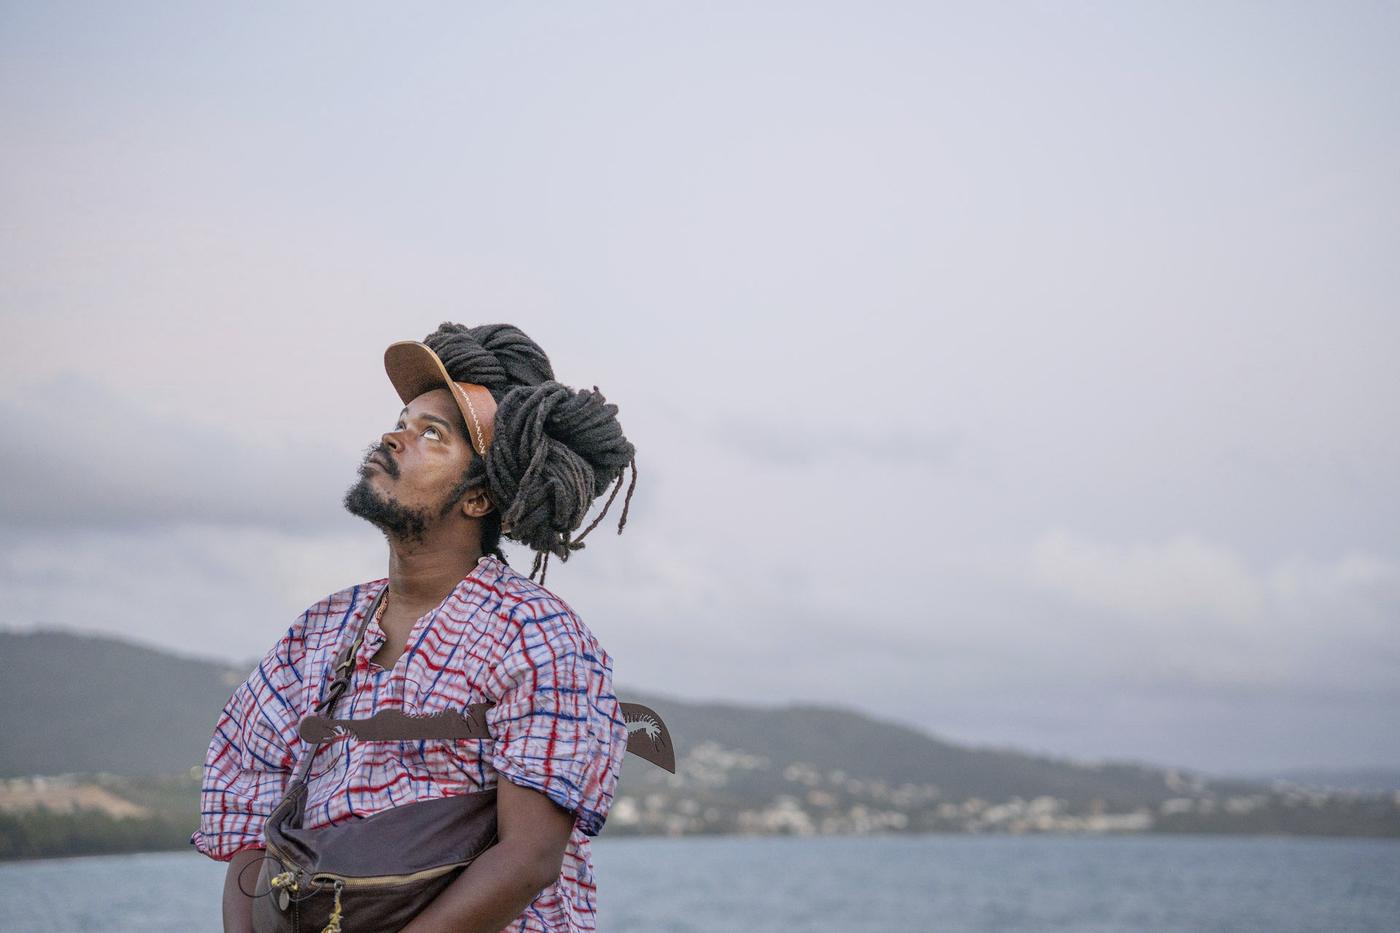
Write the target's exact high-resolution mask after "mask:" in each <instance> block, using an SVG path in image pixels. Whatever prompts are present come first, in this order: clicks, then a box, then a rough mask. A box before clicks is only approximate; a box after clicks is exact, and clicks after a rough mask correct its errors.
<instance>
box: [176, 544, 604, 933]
mask: <svg viewBox="0 0 1400 933" xmlns="http://www.w3.org/2000/svg"><path fill="white" fill-rule="evenodd" d="M387 584H388V580H387V578H382V579H379V580H374V581H372V582H369V583H361V584H359V585H356V586H352V587H348V588H346V589H343V590H341V591H340V592H338V593H334V594H332V595H330V596H328V597H326V598H325V599H323V600H321V601H320V602H318V603H317V604H316V605H314V606H312V607H311V608H309V609H307V610H306V612H304V613H302V615H301V616H300V617H299V618H298V619H297V620H296V621H295V622H294V623H292V627H291V628H289V629H288V630H287V632H286V634H284V635H283V636H282V637H281V639H279V640H278V642H277V644H276V645H274V646H273V648H272V650H270V651H269V652H268V653H267V655H266V657H264V658H263V659H262V662H261V663H260V664H259V665H258V667H257V669H256V670H255V671H253V672H252V674H251V675H250V676H249V677H248V679H247V681H245V682H244V683H243V684H241V685H239V687H238V688H237V689H236V690H235V691H234V693H233V696H232V697H231V698H230V699H229V701H228V703H227V704H226V705H225V706H224V709H223V713H222V714H221V715H220V716H219V720H218V723H217V724H216V725H215V727H214V736H213V740H212V741H211V742H210V743H209V751H208V754H207V755H206V757H205V761H204V782H203V785H202V789H201V793H200V798H201V806H200V813H201V816H200V823H199V829H198V831H196V832H195V833H194V834H193V835H191V836H190V844H191V845H193V846H194V847H195V848H196V849H198V850H199V851H200V852H203V853H204V854H205V855H207V856H209V857H210V858H213V859H216V860H218V861H228V860H229V859H231V858H233V856H234V854H235V853H237V852H238V851H240V850H242V849H247V848H264V847H265V846H266V842H265V841H264V840H263V838H262V830H263V824H264V822H265V821H266V820H267V817H268V815H269V814H270V813H271V812H272V809H273V807H275V806H276V805H277V803H278V802H279V801H280V800H281V799H282V796H283V794H284V793H285V791H286V787H287V785H288V784H289V783H290V780H291V775H292V773H293V772H294V771H295V769H296V765H297V762H298V760H299V758H300V755H301V753H302V751H303V743H302V741H301V737H300V736H299V735H298V733H297V728H298V726H299V724H300V722H301V719H302V717H303V716H305V715H307V714H309V713H311V712H312V711H313V709H314V707H315V705H316V703H318V702H319V701H320V700H322V699H323V698H324V697H325V694H326V689H327V687H328V685H329V683H330V680H331V673H330V671H331V666H332V664H333V663H334V658H335V655H336V653H337V651H338V650H339V649H340V647H341V646H342V645H343V644H345V643H347V642H348V640H349V639H351V638H353V637H354V632H355V627H356V625H357V624H358V623H359V622H360V620H361V619H363V618H364V614H365V612H366V611H367V610H368V608H369V605H370V603H371V602H373V600H374V597H375V596H376V595H378V593H379V591H380V589H382V588H383V587H384V586H386V585H387ZM385 638H386V636H385V633H384V631H383V629H381V628H380V627H379V624H378V622H377V621H375V620H371V621H370V623H369V625H368V627H367V628H366V630H365V637H364V641H363V643H362V644H361V645H360V650H359V654H358V656H357V658H356V662H355V666H354V670H353V672H352V674H351V678H350V685H349V687H347V688H346V691H345V693H344V695H343V696H341V698H340V700H339V702H337V704H336V707H335V709H334V711H333V713H334V716H335V717H336V718H338V719H363V718H366V717H369V716H372V715H374V714H375V713H377V712H379V711H380V710H386V709H397V710H401V711H403V712H404V713H406V714H408V715H411V716H420V715H431V714H433V713H438V712H442V711H443V710H448V709H451V710H459V711H462V710H465V709H466V708H467V706H469V705H470V704H472V703H478V702H491V701H494V702H495V704H496V705H495V706H493V707H491V708H490V709H489V710H487V712H486V718H487V722H488V724H489V727H490V730H491V734H492V735H493V736H495V741H494V743H493V742H492V741H491V740H489V739H429V740H418V741H368V742H367V741H361V740H359V739H357V738H355V737H354V736H352V735H341V736H336V737H334V738H332V739H329V740H327V741H326V742H325V743H324V744H322V746H321V749H320V751H319V752H317V754H316V758H315V760H314V761H313V762H312V765H311V770H310V771H309V773H308V777H307V784H308V797H307V804H306V821H305V826H306V828H308V829H315V828H318V827H321V826H328V825H331V824H335V823H342V822H344V821H346V820H349V819H353V818H355V817H366V816H370V815H371V814H374V813H377V812H379V811H381V810H385V809H387V808H389V807H394V806H400V805H403V804H408V803H414V802H416V801H420V800H431V799H435V798H438V797H445V796H450V795H452V794H464V793H469V792H472V791H478V790H485V789H487V788H491V787H494V786H496V779H497V775H498V774H501V775H505V776H506V777H507V778H509V779H510V781H511V782H512V783H514V784H519V785H523V786H525V787H530V788H533V789H535V790H537V791H540V792H542V793H544V794H546V795H548V796H549V798H550V799H551V800H553V801H555V802H556V803H558V804H559V805H560V806H562V807H564V808H565V809H567V810H570V811H573V812H574V814H575V820H574V827H573V831H572V832H571V833H570V837H569V844H568V848H567V849H566V850H565V853H564V864H563V870H562V871H561V873H560V875H559V878H558V879H557V880H556V881H555V882H554V883H553V884H551V885H550V886H549V887H547V888H545V889H544V890H543V891H541V892H540V893H539V895H538V896H537V897H536V898H535V899H534V901H532V902H531V904H530V906H529V907H527V908H526V910H525V912H524V913H522V914H521V915H520V916H519V917H517V918H516V919H515V920H514V921H513V922H512V923H511V924H510V925H509V926H508V927H506V928H505V929H506V931H508V933H526V931H530V933H563V931H579V930H594V929H596V923H595V920H596V909H595V896H596V893H597V889H596V887H595V883H594V878H593V868H592V857H591V849H590V843H589V837H591V836H596V835H597V834H598V832H599V831H600V830H602V828H603V821H604V820H605V819H607V814H608V809H609V807H610V805H611V803H612V797H613V790H614V788H615V787H616V786H617V779H618V775H619V773H620V772H621V767H622V757H623V755H624V754H625V753H626V750H627V725H626V722H625V721H624V720H623V717H622V711H621V709H620V707H619V705H618V701H617V697H616V696H615V695H614V694H613V683H612V659H611V658H610V657H609V655H608V654H607V652H605V651H604V650H603V649H602V647H601V646H600V645H599V644H598V641H597V639H596V638H594V636H593V633H592V632H591V631H589V629H588V627H587V626H586V625H584V624H583V622H582V620H580V619H579V618H578V616H576V615H575V614H574V612H573V610H572V609H570V608H569V606H568V605H567V604H565V603H564V601H563V600H561V599H559V598H558V597H557V596H555V595H554V594H552V593H550V592H549V591H548V590H546V589H545V588H544V587H542V586H540V585H539V584H537V583H534V582H533V581H531V580H530V579H529V578H527V577H525V576H522V575H521V574H519V573H517V572H516V571H515V570H514V569H513V568H512V567H510V566H509V565H507V564H505V563H503V562H502V561H500V560H498V559H496V558H495V557H492V556H489V555H488V556H485V557H483V558H481V560H480V561H479V562H478V563H477V565H476V567H475V568H473V569H472V571H471V572H470V573H468V574H467V575H466V576H465V577H464V578H463V579H462V581H461V582H459V583H458V584H457V586H456V588H455V589H454V590H453V591H452V594H451V595H450V596H448V597H447V599H445V600H444V601H443V603H442V604H441V605H440V606H439V607H438V608H437V609H435V610H434V611H432V612H430V613H428V614H427V615H426V616H424V617H423V618H421V619H419V620H418V622H417V623H416V624H415V625H414V628H413V631H412V633H411V634H410V635H409V638H408V642H407V647H406V649H405V650H404V652H403V655H402V656H401V657H400V658H399V660H398V661H397V663H395V665H394V666H393V668H392V669H390V670H385V669H384V668H382V667H380V666H379V665H377V664H375V663H374V662H373V661H372V660H371V658H373V657H374V655H375V653H376V652H377V651H378V650H379V648H380V646H381V645H383V643H384V641H385Z"/></svg>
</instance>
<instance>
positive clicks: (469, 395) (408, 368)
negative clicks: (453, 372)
mask: <svg viewBox="0 0 1400 933" xmlns="http://www.w3.org/2000/svg"><path fill="white" fill-rule="evenodd" d="M384 371H385V372H387V373H388V374H389V381H390V382H392V383H393V384H394V390H395V391H396V392H398V393H399V398H401V399H403V403H404V404H405V405H407V404H408V403H409V402H411V401H413V400H414V399H415V398H417V397H418V396H420V395H422V394H423V393H424V392H431V391H432V390H433V389H441V388H443V387H444V386H446V387H447V388H449V389H451V390H452V397H453V398H455V399H456V400H457V407H458V408H460V409H461V410H462V420H463V421H465V422H466V423H467V433H468V434H469V435H470V436H471V443H472V447H474V448H475V449H476V452H477V453H478V454H480V455H481V456H483V457H485V456H486V451H487V450H489V449H490V448H491V438H492V435H493V434H494V429H495V426H496V400H495V398H493V397H492V395H491V390H490V389H487V388H486V386H483V385H477V384H476V383H474V382H454V381H453V380H452V377H451V376H449V375H448V374H447V367H446V366H444V365H442V360H441V359H439V358H438V355H437V354H436V353H434V352H433V348H432V347H430V346H428V345H427V344H426V343H419V342H418V341H417V340H400V341H398V342H397V343H391V344H389V349H387V350H385V351H384Z"/></svg>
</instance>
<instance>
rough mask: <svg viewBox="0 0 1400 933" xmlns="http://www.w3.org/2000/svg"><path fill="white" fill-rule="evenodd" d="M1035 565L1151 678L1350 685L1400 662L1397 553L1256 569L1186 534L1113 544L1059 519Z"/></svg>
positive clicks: (1158, 682)
mask: <svg viewBox="0 0 1400 933" xmlns="http://www.w3.org/2000/svg"><path fill="white" fill-rule="evenodd" d="M1028 576H1029V578H1030V580H1031V582H1032V584H1033V585H1035V586H1038V587H1040V588H1042V590H1043V591H1050V592H1055V593H1058V594H1060V595H1061V596H1063V597H1064V598H1065V600H1066V602H1067V603H1068V604H1069V606H1071V607H1078V608H1079V609H1080V610H1086V611H1087V615H1080V616H1079V617H1078V618H1077V620H1076V621H1071V622H1070V623H1068V624H1069V625H1071V626H1073V630H1074V631H1075V632H1077V633H1078V634H1079V635H1081V636H1083V637H1085V638H1089V639H1092V641H1091V642H1090V644H1092V645H1094V647H1095V650H1096V651H1097V652H1099V653H1100V654H1102V655H1104V656H1105V657H1107V658H1111V659H1113V661H1114V663H1117V664H1120V665H1122V666H1123V669H1124V670H1127V671H1130V672H1131V676H1132V677H1134V678H1136V679H1138V680H1139V682H1140V683H1141V685H1142V686H1144V687H1146V688H1151V687H1153V686H1154V685H1155V686H1158V687H1162V688H1168V689H1170V688H1173V687H1182V686H1187V687H1191V688H1193V689H1220V690H1225V691H1240V690H1243V691H1247V692H1255V693H1259V692H1273V693H1278V692H1280V691H1284V692H1288V693H1292V694H1298V693H1307V692H1317V691H1319V690H1341V691H1345V692H1348V693H1353V694H1354V693H1356V692H1358V691H1360V692H1362V693H1365V692H1366V691H1372V692H1375V691H1381V692H1387V691H1391V690H1392V689H1393V684H1394V683H1395V682H1396V675H1397V673H1400V646H1397V643H1396V639H1395V635H1396V630H1395V618H1396V610H1397V608H1400V563H1397V562H1395V561H1393V560H1388V559H1386V558H1384V557H1380V556H1377V555H1374V554H1368V553H1364V552H1360V551H1351V552H1347V553H1344V554H1342V555H1340V556H1338V557H1336V558H1334V559H1331V560H1318V559H1315V558H1311V557H1306V556H1297V555H1295V556H1291V557H1288V558H1286V559H1283V560H1279V561H1276V562H1275V563H1274V564H1273V565H1272V566H1269V567H1266V568H1256V567H1253V566H1251V564H1250V563H1249V562H1247V561H1246V560H1245V559H1244V558H1243V557H1242V556H1241V555H1239V554H1238V553H1236V552H1235V551H1234V550H1233V549H1231V548H1229V547H1227V546H1225V545H1222V544H1218V543H1214V542H1210V541H1207V540H1204V539H1202V538H1200V537H1198V536H1195V535H1190V534H1181V535H1176V536H1174V537H1171V538H1168V539H1167V540H1163V541H1158V542H1143V541H1139V542H1136V543H1132V544H1127V545H1118V546H1115V545H1112V544H1106V543H1103V542H1097V541H1093V540H1091V539H1088V538H1086V537H1083V536H1080V535H1077V534H1074V533H1072V532H1069V531H1066V530H1063V529H1057V530H1053V531H1049V532H1047V533H1045V534H1044V535H1042V536H1041V537H1040V538H1039V539H1038V540H1037V541H1036V542H1035V543H1034V545H1033V547H1032V548H1031V554H1030V560H1029V571H1028ZM1069 618H1071V619H1075V617H1074V616H1070V617H1069ZM1376 696H1377V697H1379V696H1380V694H1379V693H1376Z"/></svg>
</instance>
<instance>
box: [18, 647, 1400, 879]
mask: <svg viewBox="0 0 1400 933" xmlns="http://www.w3.org/2000/svg"><path fill="white" fill-rule="evenodd" d="M0 657H4V658H5V660H6V666H7V670H8V674H9V676H7V677H6V678H4V680H3V681H2V682H0V700H3V703H0V735H3V736H4V741H3V743H0V778H9V779H11V780H7V781H6V780H0V859H7V858H36V857H43V856H46V855H72V854H82V853H85V852H98V851H147V850H150V849H152V848H182V847H184V845H185V844H186V842H187V839H188V834H189V832H190V831H192V830H193V828H194V826H195V825H196V824H197V820H198V816H197V813H198V794H199V780H198V779H199V767H200V765H201V763H202V762H203V760H204V754H205V750H206V748H207V747H208V743H209V739H210V734H211V733H212V731H213V728H214V723H215V721H216V720H217V718H218V715H219V711H220V710H221V709H222V707H223V705H224V703H226V702H227V700H228V698H229V696H230V695H231V694H232V692H233V690H234V688H235V687H236V686H237V685H238V684H239V683H241V682H242V681H243V680H244V679H246V677H247V676H248V675H249V674H250V673H251V672H252V671H253V669H254V668H255V666H256V664H257V662H256V660H250V661H249V662H247V664H246V665H234V666H229V665H225V664H219V663H216V662H210V661H204V660H198V659H191V658H184V657H178V656H175V655H172V654H168V653H165V652H162V651H159V650H156V649H153V648H149V647H144V646H140V645H136V644H132V643H129V642H124V641H120V640H117V639H112V638H105V637H98V636H88V635H77V634H73V633H69V632H61V631H39V632H33V633H14V632H0ZM616 687H617V692H618V694H619V696H621V697H622V698H623V699H624V700H627V701H630V702H635V703H642V704H645V705H647V706H650V707H652V708H653V709H655V710H656V711H657V712H659V713H660V714H661V716H662V718H663V719H665V721H666V724H667V726H668V727H669V729H670V731H671V735H672V738H673V740H674V741H675V744H676V760H677V773H676V774H669V773H667V772H664V771H662V770H660V769H659V768H656V767H655V766H653V765H651V764H649V763H647V762H645V761H643V760H641V759H639V758H636V757H634V756H628V757H627V758H626V759H624V763H623V769H622V773H621V776H620V778H619V783H618V788H617V794H616V799H615V801H614V805H613V808H612V812H611V813H610V815H609V817H608V822H607V831H608V832H610V833H612V834H614V835H618V834H634V833H666V834H671V835H677V834H692V833H735V832H737V833H796V834H825V833H868V832H1012V833H1021V832H1146V831H1151V832H1189V833H1203V832H1210V833H1285V834H1310V835H1361V836H1400V792H1395V793H1389V794H1376V793H1373V794H1359V793H1354V792H1351V791H1349V790H1345V789H1343V790H1327V789H1321V788H1318V787H1310V786H1301V783H1300V782H1288V783H1281V784H1278V783H1273V784H1271V783H1269V782H1266V781H1264V780H1260V781H1249V780H1242V779H1221V778H1215V777H1210V776H1206V775H1202V774H1198V773H1192V772H1188V771H1184V770H1178V769H1170V768H1165V769H1164V768H1154V767H1145V766H1141V765H1138V764H1133V763H1126V762H1124V763H1093V764H1091V763H1086V762H1078V761H1073V760H1070V759H1064V758H1052V757H1045V756H1036V755H1029V754H1022V753H1018V752H1015V751H1010V750H1006V749H988V748H975V747H969V746H965V745H958V744H955V743H952V742H947V741H944V740H942V739H939V738H937V737H935V736H931V735H928V734H926V733H924V732H920V731H918V730H916V729H911V728H908V727H906V726H902V725H898V724H895V723H891V722H886V721H882V720H879V719H874V718H872V717H869V716H866V715H863V714H861V713H859V712H856V711H854V710H850V709H844V708H840V707H834V706H823V705H813V704H792V705H787V706H779V707H755V706H741V705H738V704H730V703H702V702H693V701H686V700H680V699H675V698H670V697H666V696H662V695H659V694H647V693H644V692H642V691H636V690H631V689H629V688H627V687H626V685H623V684H618V685H616ZM27 775H49V776H63V777H56V778H53V777H51V779H49V780H45V781H39V782H32V781H23V780H18V778H19V777H20V776H27ZM113 795H115V798H119V799H120V800H125V801H129V802H131V803H133V804H135V805H137V806H138V807H140V808H144V810H145V812H147V813H148V814H150V815H149V816H148V817H146V818H144V820H142V819H124V818H122V817H121V816H120V813H119V812H114V811H119V810H120V809H121V808H120V804H119V803H114V802H113ZM36 800H46V801H47V803H46V805H47V804H53V805H54V806H53V807H52V808H51V811H52V812H50V811H40V810H36V809H34V804H35V801H36ZM82 800H100V801H106V804H107V805H106V806H105V807H101V808H98V809H97V810H94V811H93V813H92V814H90V815H88V816H84V815H82V814H72V813H64V812H62V809H63V808H64V807H65V806H67V805H68V803H69V802H71V801H82Z"/></svg>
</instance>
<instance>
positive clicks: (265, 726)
mask: <svg viewBox="0 0 1400 933" xmlns="http://www.w3.org/2000/svg"><path fill="white" fill-rule="evenodd" d="M313 608H314V607H313ZM311 611H312V610H310V609H308V610H307V611H306V612H304V613H302V615H301V616H300V617H299V618H298V619H297V621H296V622H294V623H293V624H292V626H291V628H289V629H287V631H286V633H285V634H284V635H283V636H282V637H281V638H280V639H278V641H277V644H275V645H274V646H273V647H272V649H271V650H270V651H268V653H267V654H266V656H264V657H263V659H262V661H260V662H259V663H258V666H257V668H256V669H255V670H254V671H253V672H252V673H251V674H250V675H248V679H247V680H245V681H244V682H243V683H242V684H239V686H238V688H237V689H236V690H234V692H233V696H232V697H230V698H229V701H228V702H227V703H226V704H224V708H223V711H222V712H221V713H220V714H219V718H218V721H217V722H216V724H215V726H214V735H213V738H212V739H211V740H210V742H209V749H208V751H207V752H206V754H205V757H204V777H203V781H202V783H201V784H200V793H199V800H200V807H199V813H200V816H199V828H198V829H197V830H196V831H195V832H194V833H193V834H191V836H190V845H192V846H194V847H195V849H196V850H198V851H199V852H202V853H203V854H205V855H207V856H209V857H210V858H212V859H214V860H216V861H220V862H227V861H228V860H229V859H231V858H233V856H234V855H236V854H237V853H238V852H240V851H241V850H243V849H250V848H257V849H262V848H266V846H267V843H266V842H265V841H264V840H263V836H262V831H263V824H264V823H265V822H266V821H267V818H268V816H269V815H270V814H271V813H272V810H273V808H274V807H276V806H277V804H278V802H279V801H281V799H282V796H283V794H284V793H285V792H286V788H287V785H288V784H289V783H290V782H291V776H292V772H293V771H294V770H295V767H296V760H295V758H294V756H293V749H292V748H291V747H290V746H291V745H292V744H293V742H294V741H297V742H299V739H296V730H297V728H298V726H299V725H300V723H301V716H300V714H299V712H298V710H299V709H300V708H301V696H302V690H301V687H302V680H303V673H302V670H301V668H302V663H301V662H302V659H303V657H304V656H305V646H306V638H305V635H306V621H307V618H308V615H309V614H310V613H311Z"/></svg>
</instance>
